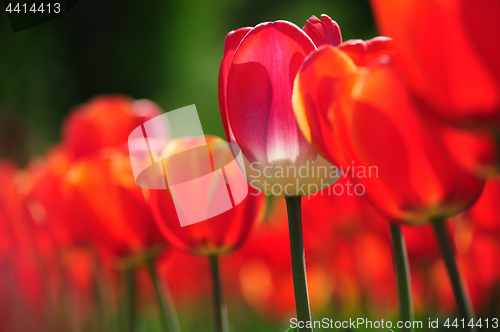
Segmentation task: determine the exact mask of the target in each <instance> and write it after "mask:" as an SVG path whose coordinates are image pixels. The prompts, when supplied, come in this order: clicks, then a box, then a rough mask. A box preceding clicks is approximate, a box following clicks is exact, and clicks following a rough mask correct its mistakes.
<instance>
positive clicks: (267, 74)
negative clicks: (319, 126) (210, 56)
mask: <svg viewBox="0 0 500 332" xmlns="http://www.w3.org/2000/svg"><path fill="white" fill-rule="evenodd" d="M322 18H323V22H321V21H319V20H318V19H317V18H315V17H313V18H311V19H310V20H309V21H308V22H307V24H306V26H305V27H304V30H301V29H299V28H298V27H297V26H295V25H294V24H292V23H290V22H286V21H277V22H273V23H271V22H269V23H262V24H259V25H257V26H256V27H255V28H252V29H250V28H243V29H240V30H237V31H235V32H231V33H229V34H228V36H227V37H226V42H225V51H224V57H223V59H222V63H221V70H220V75H219V104H220V108H221V115H222V119H223V124H224V127H225V130H226V138H227V139H228V141H231V142H236V143H237V144H238V145H239V146H240V148H241V149H242V152H243V155H244V156H245V157H246V159H247V160H248V162H249V163H250V164H251V167H250V170H251V172H249V173H248V174H249V177H250V178H249V182H250V184H251V185H252V186H253V187H254V188H258V189H259V190H260V191H262V192H265V193H267V194H273V195H277V196H305V195H307V194H309V193H311V192H315V191H318V190H319V189H321V187H324V186H327V185H329V184H331V183H333V182H334V181H335V180H336V178H331V177H328V176H324V177H322V176H309V177H302V178H301V179H298V177H297V176H296V175H293V174H290V173H288V172H286V174H285V173H282V175H278V174H276V172H279V170H280V169H289V168H291V169H294V170H295V172H297V170H298V169H299V168H300V167H303V168H307V169H309V174H311V173H310V172H311V167H314V163H316V164H315V165H316V166H317V167H319V166H322V165H324V166H327V167H328V166H329V164H328V163H327V162H326V161H324V160H323V159H322V158H321V157H320V156H318V154H317V153H316V152H315V151H314V150H313V149H312V148H311V147H310V145H309V144H308V143H307V141H306V140H305V139H304V137H303V136H302V134H301V133H300V131H299V128H298V127H297V124H296V121H295V117H294V116H293V110H292V105H291V96H292V85H293V79H294V77H295V75H296V73H297V71H298V69H299V66H300V64H301V63H302V61H303V59H304V58H305V57H306V56H307V55H308V54H309V53H310V52H312V51H313V50H315V49H316V45H315V44H314V42H313V40H314V41H315V42H317V43H321V44H323V43H338V42H340V39H341V37H340V30H339V28H338V25H337V24H336V23H335V22H333V21H332V20H331V19H330V18H329V17H328V16H326V15H323V16H322ZM304 31H305V32H304ZM306 32H307V33H309V34H310V37H309V36H308V35H307V34H306ZM311 38H312V39H311ZM266 170H267V171H266ZM306 184H307V188H306V189H302V190H301V189H300V188H301V187H302V188H303V185H306ZM285 187H286V189H285ZM273 188H274V189H276V190H274V192H273V190H272V189H273ZM278 189H279V191H278Z"/></svg>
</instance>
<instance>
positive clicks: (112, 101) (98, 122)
mask: <svg viewBox="0 0 500 332" xmlns="http://www.w3.org/2000/svg"><path fill="white" fill-rule="evenodd" d="M160 114H161V110H160V108H159V107H158V106H157V105H156V104H155V103H153V102H151V101H148V100H133V99H131V98H129V97H126V96H120V95H104V96H99V97H96V98H94V99H92V100H90V101H89V102H88V103H86V104H84V105H81V106H79V107H77V108H75V109H74V110H73V111H72V112H71V113H70V115H69V116H68V118H67V120H66V122H65V124H64V127H63V134H62V136H63V142H62V143H61V146H60V149H61V150H62V151H63V153H64V154H65V155H66V157H67V159H68V161H69V164H70V165H69V167H70V169H69V171H68V175H67V176H66V178H65V179H64V181H62V182H63V183H61V184H60V185H61V186H62V187H64V188H66V187H67V188H70V189H64V191H66V190H68V191H69V192H70V194H69V195H70V196H71V202H73V203H75V205H76V206H75V207H72V210H73V211H76V213H73V216H74V219H76V220H75V221H73V222H75V223H80V224H82V225H84V229H85V232H86V233H88V235H87V236H88V238H89V240H90V242H92V243H93V244H94V246H95V247H96V249H97V251H98V253H99V254H100V257H101V258H103V259H104V260H105V261H106V262H112V263H113V266H115V267H116V266H118V267H122V268H125V271H124V274H125V284H126V285H128V287H127V288H126V290H125V297H124V301H123V305H124V306H126V305H127V302H128V308H123V310H128V314H127V315H128V317H130V319H131V320H133V318H134V314H133V312H134V306H133V305H134V301H133V292H134V290H133V288H134V274H135V271H134V269H135V268H136V266H137V265H138V264H139V263H144V262H147V263H149V265H150V267H151V266H153V263H152V261H151V260H152V258H153V257H156V255H157V254H158V253H159V252H160V251H161V250H162V248H163V247H164V242H165V241H164V239H163V237H162V236H161V235H160V234H158V230H157V228H156V226H155V224H154V222H153V220H152V216H151V213H150V211H149V208H148V207H147V205H146V203H145V201H144V197H143V192H142V190H141V189H140V188H138V187H137V186H136V185H135V182H134V177H133V174H132V170H131V168H130V161H129V158H128V155H126V154H125V153H124V152H123V151H122V149H125V148H126V146H127V142H128V138H129V135H130V133H131V132H132V131H133V130H134V129H135V128H137V127H138V126H140V125H142V124H143V123H144V122H145V121H148V120H150V119H151V118H153V117H156V116H158V115H160ZM49 173H50V172H49ZM43 181H49V182H50V181H52V180H50V176H49V177H48V178H46V179H44V180H42V182H43ZM56 181H57V180H56ZM68 183H69V184H68ZM59 189H60V188H58V190H59ZM43 190H44V189H43V184H41V188H39V189H38V191H39V192H40V193H42V192H43ZM41 201H45V203H46V204H48V205H50V199H41ZM47 210H48V211H49V212H53V209H51V208H50V206H48V207H47ZM51 215H52V213H51ZM56 217H57V216H56ZM151 272H155V271H154V269H152V270H151ZM152 278H153V279H155V280H156V273H154V275H152ZM155 285H157V284H155ZM127 298H128V301H127ZM159 300H160V302H161V299H159ZM162 313H163V310H162ZM162 322H164V321H162ZM129 323H130V324H128V325H127V327H128V328H133V325H134V322H132V321H131V322H129Z"/></svg>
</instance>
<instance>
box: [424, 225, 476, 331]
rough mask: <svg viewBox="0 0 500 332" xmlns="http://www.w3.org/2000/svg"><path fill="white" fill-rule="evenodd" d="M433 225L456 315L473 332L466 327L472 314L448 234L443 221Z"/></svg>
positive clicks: (471, 329) (472, 316)
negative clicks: (446, 272) (455, 307)
mask: <svg viewBox="0 0 500 332" xmlns="http://www.w3.org/2000/svg"><path fill="white" fill-rule="evenodd" d="M433 225H434V231H435V233H436V237H437V239H438V243H439V247H440V249H441V254H442V255H443V260H444V263H445V265H446V269H447V270H448V276H449V277H450V281H451V286H452V288H453V294H454V295H455V302H456V303H457V307H458V314H459V315H460V317H462V318H464V319H465V321H466V324H465V325H466V326H465V330H466V331H474V328H472V327H470V326H468V325H467V324H468V323H469V321H470V320H471V319H472V318H474V314H473V312H472V309H471V306H470V302H469V299H468V296H467V293H466V290H465V288H464V285H463V284H462V280H461V279H460V274H459V272H458V268H457V263H456V262H455V253H454V251H453V246H452V244H451V241H450V238H449V235H448V232H447V231H446V223H445V220H437V221H435V222H434V223H433Z"/></svg>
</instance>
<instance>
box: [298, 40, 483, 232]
mask: <svg viewBox="0 0 500 332" xmlns="http://www.w3.org/2000/svg"><path fill="white" fill-rule="evenodd" d="M341 48H342V47H341ZM389 49H390V48H389ZM367 50H368V54H370V48H369V47H367ZM349 51H352V50H349ZM349 51H348V52H349ZM348 52H344V51H342V50H340V49H335V48H333V47H323V48H321V49H320V50H318V51H316V52H314V53H313V54H312V55H310V56H309V57H308V58H307V59H306V61H305V62H304V64H303V65H302V67H301V69H300V72H299V74H298V75H297V78H296V84H295V92H294V108H295V112H296V113H297V118H298V120H299V122H302V121H303V122H305V123H302V124H301V128H306V129H305V130H304V129H303V130H304V131H305V132H306V134H305V136H306V137H308V131H309V132H321V129H322V128H321V129H317V125H316V124H315V123H314V122H312V121H308V118H309V117H310V118H314V119H320V120H319V121H322V126H323V127H326V128H329V129H330V131H331V132H332V133H333V135H335V136H336V137H337V138H338V140H339V141H340V142H341V143H342V147H343V150H344V152H345V155H346V157H347V159H348V160H350V161H351V163H352V165H353V167H356V170H358V171H359V170H362V171H364V173H361V175H360V173H356V175H357V176H356V179H355V180H356V181H357V182H358V183H360V184H362V185H363V186H364V187H365V188H366V196H367V198H368V199H369V200H370V202H371V203H373V204H374V205H375V207H377V208H378V209H379V210H380V211H381V212H383V213H384V214H385V215H386V216H388V218H390V219H391V220H393V221H401V222H406V223H423V222H427V221H431V220H435V219H438V218H446V217H448V216H452V215H454V214H457V213H459V212H461V211H463V210H465V209H466V208H467V207H469V206H470V205H471V204H472V203H473V202H474V201H475V199H476V198H477V197H478V196H479V194H480V192H481V190H482V187H483V184H484V181H482V180H480V179H478V178H476V177H475V176H473V175H471V174H469V173H468V172H467V171H465V170H464V169H463V168H462V167H461V166H460V165H459V164H458V163H457V161H456V160H455V159H454V157H453V156H452V155H451V153H450V151H449V150H447V149H446V147H445V146H444V144H443V143H442V142H441V141H440V140H439V139H438V135H436V132H437V131H439V130H441V128H440V126H441V124H440V123H438V122H433V121H432V119H430V118H429V119H427V118H422V116H423V114H422V112H421V111H420V108H419V106H420V105H419V104H416V103H414V101H413V100H412V98H411V97H410V96H409V95H408V93H407V91H406V90H405V87H404V85H403V84H402V82H401V80H400V79H399V77H398V75H397V74H396V73H395V71H394V70H393V67H392V65H391V61H390V53H384V52H380V48H377V49H376V52H377V53H376V54H377V56H375V57H374V58H375V61H374V59H373V56H372V59H371V60H369V61H366V63H367V64H368V66H367V67H359V66H356V64H355V63H354V61H353V60H352V59H351V58H350V57H349V56H348ZM357 55H358V56H359V55H360V53H359V52H358V53H357ZM361 56H363V55H361ZM369 58H370V57H369ZM369 58H368V59H369ZM331 80H334V81H336V82H337V83H336V84H335V85H333V86H331V88H330V90H329V91H330V94H332V95H333V96H334V97H333V101H332V102H330V104H328V105H327V106H325V105H323V108H322V110H326V111H324V112H323V114H322V115H321V116H319V115H318V114H317V113H318V111H317V109H316V108H314V107H311V106H310V105H319V104H320V100H321V96H322V95H321V94H320V95H319V96H318V95H314V94H312V92H311V91H314V90H310V89H309V87H311V86H318V85H320V84H321V82H323V81H331ZM327 91H328V90H327ZM308 98H309V99H312V100H313V102H309V103H305V100H307V99H308ZM314 135H317V134H314ZM312 136H313V134H310V135H309V137H312ZM311 140H312V139H311ZM328 143H334V144H337V141H335V142H328ZM374 167H375V170H376V171H375V170H374ZM370 170H373V171H374V172H372V173H369V171H370Z"/></svg>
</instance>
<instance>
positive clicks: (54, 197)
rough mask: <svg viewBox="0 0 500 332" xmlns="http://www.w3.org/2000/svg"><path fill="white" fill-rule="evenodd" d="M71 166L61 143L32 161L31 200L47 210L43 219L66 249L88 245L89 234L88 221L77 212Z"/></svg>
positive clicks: (59, 245)
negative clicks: (70, 182)
mask: <svg viewBox="0 0 500 332" xmlns="http://www.w3.org/2000/svg"><path fill="white" fill-rule="evenodd" d="M70 166H71V160H70V158H69V155H68V153H67V152H66V151H65V150H64V149H63V148H62V147H60V146H58V147H56V148H54V149H53V150H51V151H50V152H49V153H47V155H46V156H45V157H44V158H43V159H41V160H37V161H34V162H32V163H31V165H30V168H29V172H30V175H31V177H32V182H33V185H32V187H31V189H30V193H29V196H30V199H32V200H33V202H36V204H39V206H40V208H41V209H43V210H42V211H43V213H42V214H41V218H42V219H43V220H41V221H42V222H44V223H45V224H46V225H47V229H48V231H49V232H50V234H51V236H52V238H53V239H54V241H55V243H56V244H57V246H58V247H59V248H64V249H68V248H73V247H78V246H85V245H87V237H88V235H87V234H86V228H85V227H84V224H83V223H82V222H78V221H77V220H78V218H79V217H78V216H77V215H74V213H73V211H74V209H73V205H74V203H75V202H74V200H73V199H72V197H71V194H70V190H69V186H68V184H67V181H66V175H67V172H68V171H69V169H70ZM69 220H73V222H69Z"/></svg>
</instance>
